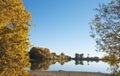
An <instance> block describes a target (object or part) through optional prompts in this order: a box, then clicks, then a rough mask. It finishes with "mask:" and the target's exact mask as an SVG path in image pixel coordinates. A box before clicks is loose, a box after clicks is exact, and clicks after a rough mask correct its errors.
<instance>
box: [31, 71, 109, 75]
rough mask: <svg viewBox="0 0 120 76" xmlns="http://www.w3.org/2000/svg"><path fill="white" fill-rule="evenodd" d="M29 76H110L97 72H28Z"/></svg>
mask: <svg viewBox="0 0 120 76" xmlns="http://www.w3.org/2000/svg"><path fill="white" fill-rule="evenodd" d="M29 76H110V74H105V73H99V72H79V71H62V70H60V71H39V70H35V71H29Z"/></svg>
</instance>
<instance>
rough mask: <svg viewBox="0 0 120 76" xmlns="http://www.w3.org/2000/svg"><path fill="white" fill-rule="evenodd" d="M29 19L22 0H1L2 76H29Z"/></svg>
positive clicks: (0, 49)
mask: <svg viewBox="0 0 120 76" xmlns="http://www.w3.org/2000/svg"><path fill="white" fill-rule="evenodd" d="M29 20H30V14H29V13H28V12H27V11H26V10H25V8H24V6H23V3H22V1H21V0H0V76H8V75H10V76H27V71H26V69H25V68H26V67H28V66H29V63H28V62H27V61H28V54H27V50H28V45H29V42H28V32H29V26H30V24H29Z"/></svg>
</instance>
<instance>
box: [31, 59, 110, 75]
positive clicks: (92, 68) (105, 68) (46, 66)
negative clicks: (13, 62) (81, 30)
mask: <svg viewBox="0 0 120 76" xmlns="http://www.w3.org/2000/svg"><path fill="white" fill-rule="evenodd" d="M31 65H32V66H31V70H41V71H60V70H62V71H82V72H100V73H111V72H112V71H111V69H110V66H109V65H108V64H107V63H105V62H102V61H99V62H87V61H82V62H81V63H80V64H76V62H75V61H74V60H72V61H69V62H65V63H64V64H62V65H61V64H60V63H58V62H56V63H49V61H48V62H32V63H31Z"/></svg>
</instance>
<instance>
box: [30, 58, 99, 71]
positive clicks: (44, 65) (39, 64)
mask: <svg viewBox="0 0 120 76" xmlns="http://www.w3.org/2000/svg"><path fill="white" fill-rule="evenodd" d="M74 61H75V65H84V63H83V61H85V60H74ZM56 62H59V63H60V64H61V65H64V64H65V63H67V62H69V61H67V60H44V61H40V60H39V61H37V60H36V61H35V60H34V61H30V63H31V67H30V69H31V70H41V71H44V70H48V69H49V67H50V65H52V64H55V63H56ZM89 62H90V61H87V63H88V65H89ZM91 62H92V61H91ZM94 62H99V61H94Z"/></svg>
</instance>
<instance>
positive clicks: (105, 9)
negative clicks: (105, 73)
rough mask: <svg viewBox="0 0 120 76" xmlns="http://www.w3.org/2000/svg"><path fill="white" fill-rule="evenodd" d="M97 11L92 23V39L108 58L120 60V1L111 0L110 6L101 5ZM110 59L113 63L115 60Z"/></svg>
mask: <svg viewBox="0 0 120 76" xmlns="http://www.w3.org/2000/svg"><path fill="white" fill-rule="evenodd" d="M96 11H97V14H96V15H95V18H94V19H93V20H92V21H91V37H93V38H95V40H96V43H97V50H99V51H103V52H105V53H107V54H108V57H114V58H116V59H115V60H119V59H120V0H111V2H110V3H108V4H100V5H99V8H96ZM109 59H111V61H112V59H113V58H109ZM118 63H119V62H118ZM115 64H116V63H115Z"/></svg>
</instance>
